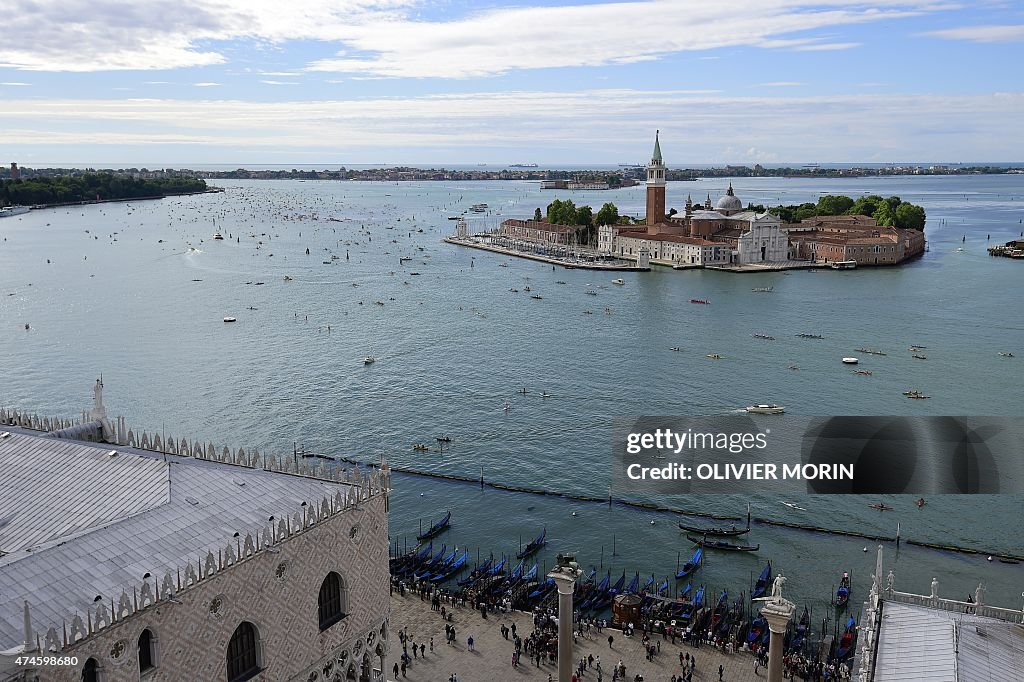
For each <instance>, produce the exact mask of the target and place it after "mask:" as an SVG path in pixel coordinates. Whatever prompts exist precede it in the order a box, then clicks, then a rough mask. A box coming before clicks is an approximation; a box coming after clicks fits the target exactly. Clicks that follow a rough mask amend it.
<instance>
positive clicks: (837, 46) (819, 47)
mask: <svg viewBox="0 0 1024 682" xmlns="http://www.w3.org/2000/svg"><path fill="white" fill-rule="evenodd" d="M860 46H861V43H814V44H811V45H798V46H796V47H794V48H793V49H794V50H796V51H797V52H823V51H825V50H849V49H851V48H854V47H860Z"/></svg>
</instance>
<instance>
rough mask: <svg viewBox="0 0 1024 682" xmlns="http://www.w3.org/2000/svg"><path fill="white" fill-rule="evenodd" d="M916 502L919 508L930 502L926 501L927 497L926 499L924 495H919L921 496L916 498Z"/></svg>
mask: <svg viewBox="0 0 1024 682" xmlns="http://www.w3.org/2000/svg"><path fill="white" fill-rule="evenodd" d="M914 504H916V505H917V508H918V509H920V508H921V507H923V506H925V505H926V504H928V502H926V501H925V499H924V498H923V497H919V498H917V500H916V501H915V502H914Z"/></svg>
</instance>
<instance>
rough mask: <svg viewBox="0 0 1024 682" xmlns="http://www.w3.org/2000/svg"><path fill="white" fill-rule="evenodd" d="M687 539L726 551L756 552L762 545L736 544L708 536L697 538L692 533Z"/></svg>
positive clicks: (703, 545) (702, 545) (709, 547)
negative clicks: (711, 538) (710, 538)
mask: <svg viewBox="0 0 1024 682" xmlns="http://www.w3.org/2000/svg"><path fill="white" fill-rule="evenodd" d="M686 539H687V540H689V541H690V542H692V543H694V544H697V545H700V546H701V547H707V548H708V549H720V550H724V551H726V552H756V551H757V550H759V549H761V545H734V544H731V543H728V542H725V541H724V540H708V539H707V538H706V537H701V538H695V537H693V536H692V535H687V536H686Z"/></svg>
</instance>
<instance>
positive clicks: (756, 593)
mask: <svg viewBox="0 0 1024 682" xmlns="http://www.w3.org/2000/svg"><path fill="white" fill-rule="evenodd" d="M771 579H772V562H770V561H769V562H768V563H767V564H765V567H764V570H762V571H761V575H760V577H758V579H757V582H756V583H754V589H753V590H752V591H751V593H750V598H751V599H757V598H759V597H763V596H764V594H765V592H767V591H768V581H769V580H771Z"/></svg>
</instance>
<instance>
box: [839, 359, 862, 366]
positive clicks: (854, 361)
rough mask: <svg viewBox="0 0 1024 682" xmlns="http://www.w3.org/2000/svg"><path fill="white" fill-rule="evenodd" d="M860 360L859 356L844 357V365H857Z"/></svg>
mask: <svg viewBox="0 0 1024 682" xmlns="http://www.w3.org/2000/svg"><path fill="white" fill-rule="evenodd" d="M858 362H860V360H858V359H857V358H843V364H844V365H856V364H857V363H858Z"/></svg>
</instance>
